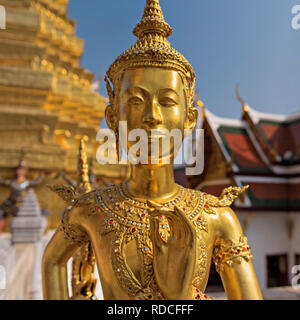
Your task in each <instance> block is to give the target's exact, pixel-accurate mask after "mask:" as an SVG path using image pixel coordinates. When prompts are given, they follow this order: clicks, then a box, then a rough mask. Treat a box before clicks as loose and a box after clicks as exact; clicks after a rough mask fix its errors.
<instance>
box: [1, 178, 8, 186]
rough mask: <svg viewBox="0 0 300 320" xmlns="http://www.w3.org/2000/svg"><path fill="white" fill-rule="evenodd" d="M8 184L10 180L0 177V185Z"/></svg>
mask: <svg viewBox="0 0 300 320" xmlns="http://www.w3.org/2000/svg"><path fill="white" fill-rule="evenodd" d="M9 184H10V180H8V179H3V178H2V177H0V185H4V186H8V185H9Z"/></svg>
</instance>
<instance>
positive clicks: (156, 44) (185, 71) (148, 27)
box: [105, 0, 196, 104]
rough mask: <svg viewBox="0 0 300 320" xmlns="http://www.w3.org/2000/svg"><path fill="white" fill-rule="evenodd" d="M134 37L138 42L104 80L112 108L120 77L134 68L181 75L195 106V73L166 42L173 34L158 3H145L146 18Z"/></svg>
mask: <svg viewBox="0 0 300 320" xmlns="http://www.w3.org/2000/svg"><path fill="white" fill-rule="evenodd" d="M133 34H134V35H136V36H137V37H138V40H137V42H136V43H135V45H134V46H132V47H131V48H129V49H128V50H126V51H125V52H123V53H122V54H121V55H119V56H118V57H117V59H116V60H115V61H114V63H113V64H112V65H111V66H110V68H109V69H108V71H107V76H106V77H105V81H106V87H107V90H108V94H109V99H110V104H113V102H114V101H113V100H114V98H115V96H116V95H115V92H114V90H113V89H116V85H117V82H116V80H117V79H119V77H118V76H119V75H120V74H121V73H122V72H123V71H124V70H126V69H128V68H132V67H135V68H138V67H144V68H145V67H150V68H151V67H158V68H165V69H173V70H176V71H178V72H180V73H181V75H182V76H183V77H184V78H185V79H186V80H187V81H186V83H187V84H186V86H187V90H188V92H189V93H190V94H189V103H190V104H193V99H194V87H195V79H196V76H195V73H194V70H193V68H192V66H191V65H190V64H189V62H188V61H187V60H186V58H185V57H184V56H183V55H182V54H180V53H179V52H178V51H176V50H175V49H174V48H172V47H171V45H170V43H169V41H168V40H167V37H168V36H170V35H171V34H172V28H171V27H170V26H169V24H168V23H167V22H166V21H165V19H164V16H163V13H162V10H161V7H160V4H159V1H158V0H146V7H145V10H144V15H143V17H142V20H141V21H140V22H139V23H138V24H137V25H136V27H135V28H134V30H133ZM108 80H110V81H111V82H112V84H113V87H114V88H112V87H111V86H110V83H109V81H108Z"/></svg>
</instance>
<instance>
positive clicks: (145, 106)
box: [42, 0, 262, 300]
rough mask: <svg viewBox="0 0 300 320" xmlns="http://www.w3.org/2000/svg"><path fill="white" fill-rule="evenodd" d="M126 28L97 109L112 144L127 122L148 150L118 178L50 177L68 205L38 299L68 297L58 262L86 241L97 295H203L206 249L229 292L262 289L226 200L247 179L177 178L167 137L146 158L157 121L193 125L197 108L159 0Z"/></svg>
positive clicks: (169, 126) (246, 294) (191, 78)
mask: <svg viewBox="0 0 300 320" xmlns="http://www.w3.org/2000/svg"><path fill="white" fill-rule="evenodd" d="M133 33H134V34H135V35H136V36H137V38H138V40H137V42H136V43H135V45H134V46H132V47H131V48H130V49H128V50H126V51H125V52H124V53H122V54H121V55H120V56H119V57H118V58H117V59H116V60H115V62H114V63H113V64H112V65H111V67H110V68H109V70H108V72H107V76H106V84H107V90H108V94H109V99H110V104H109V105H108V106H107V108H106V113H105V116H106V121H107V124H108V126H109V128H111V129H112V130H113V131H114V132H115V133H116V137H117V141H116V142H117V145H118V142H119V141H118V140H119V139H121V138H122V137H120V136H118V132H119V130H118V129H119V123H120V121H126V123H127V136H128V134H129V133H130V132H132V130H134V129H143V130H144V131H145V132H146V133H147V140H146V143H145V144H146V145H148V151H147V152H145V151H141V153H142V152H144V154H143V156H145V157H146V158H147V159H148V160H149V161H148V162H147V163H145V164H144V163H140V162H137V163H131V164H130V169H131V170H130V171H131V175H130V177H129V178H128V179H127V180H126V181H125V182H123V183H121V184H118V185H113V186H110V187H105V188H99V189H97V190H94V191H91V192H89V193H87V194H84V195H82V196H78V195H77V194H76V193H75V192H73V190H71V189H70V188H69V187H68V186H64V185H62V186H56V188H55V191H56V192H57V194H59V195H60V196H61V197H62V198H63V199H64V200H65V201H67V202H68V203H69V207H68V209H67V210H66V213H65V215H64V218H63V221H62V223H61V225H60V227H59V228H58V229H57V231H56V233H55V234H54V236H53V238H52V239H51V241H50V242H49V244H48V246H47V248H46V250H45V253H44V257H43V265H42V278H43V292H44V299H70V295H69V292H68V285H67V268H66V264H67V261H68V259H69V258H70V257H72V256H73V255H74V253H75V252H76V251H77V250H78V248H80V247H81V246H82V245H86V244H88V243H91V245H92V247H93V250H94V252H95V258H96V263H97V267H98V271H99V275H100V280H101V286H102V290H103V294H104V298H105V299H109V300H129V299H146V300H159V299H169V300H183V299H186V300H193V299H195V300H208V299H209V297H207V296H206V295H205V293H204V291H205V288H206V284H207V280H208V276H209V270H210V264H211V261H212V259H213V260H214V263H215V264H216V267H217V270H218V271H219V273H220V276H221V279H222V283H223V286H224V289H225V291H226V294H227V297H228V299H261V298H262V296H261V292H260V288H259V284H258V281H257V278H256V275H255V271H254V268H253V264H252V254H251V250H250V246H249V245H248V243H247V239H246V238H245V237H244V234H243V231H242V228H241V226H240V223H239V221H238V218H237V217H236V215H235V213H234V212H233V210H232V209H231V208H230V205H231V204H232V202H233V201H234V200H235V199H236V198H237V197H238V196H239V195H240V194H241V193H243V192H245V191H246V189H247V186H245V187H243V188H237V187H230V188H226V189H225V190H224V191H223V192H222V194H221V195H220V197H214V196H211V195H208V194H205V193H203V192H199V191H196V190H190V189H187V188H183V187H181V186H179V185H178V184H176V183H175V181H174V170H173V164H174V159H175V157H176V150H177V148H176V147H175V143H174V140H175V139H173V141H172V142H171V143H170V146H169V147H168V148H167V150H165V149H164V150H160V152H159V155H158V157H157V158H155V159H153V154H152V153H151V149H152V148H151V146H152V145H153V144H154V142H155V141H157V139H161V138H162V136H163V132H164V131H165V130H167V131H168V132H171V131H172V130H173V129H177V130H179V131H180V132H181V133H183V132H184V131H185V130H193V129H194V127H195V125H196V121H197V116H198V112H197V109H196V108H195V107H194V106H193V102H194V87H195V74H194V71H193V68H192V66H191V65H190V64H189V62H188V61H187V60H186V59H185V58H184V57H183V56H182V55H181V54H180V53H179V52H178V51H176V50H175V49H173V48H172V47H171V45H170V43H169V41H168V40H167V37H168V36H170V35H171V33H172V29H171V27H170V26H169V24H167V23H166V22H165V20H164V16H163V14H162V11H161V7H160V4H159V1H158V0H147V1H146V7H145V10H144V15H143V18H142V20H141V21H140V22H139V23H138V24H137V26H136V27H135V28H134V31H133ZM151 130H156V132H158V133H157V135H156V136H153V135H152V132H151ZM182 136H183V134H182ZM180 142H181V141H180ZM127 145H128V149H129V148H131V147H132V146H134V145H135V142H132V141H130V140H129V139H128V141H127ZM161 149H162V148H161ZM125 151H126V152H128V150H125ZM153 160H154V161H153ZM156 160H158V161H156ZM162 160H164V161H162ZM166 160H170V161H166ZM73 298H74V297H73Z"/></svg>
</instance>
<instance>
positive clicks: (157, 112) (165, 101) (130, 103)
mask: <svg viewBox="0 0 300 320" xmlns="http://www.w3.org/2000/svg"><path fill="white" fill-rule="evenodd" d="M118 100H119V110H120V113H119V120H120V121H127V134H129V132H130V131H131V130H133V129H144V130H145V131H146V133H147V136H148V138H147V142H148V157H150V152H151V144H153V143H154V140H155V139H157V137H156V138H153V137H152V138H150V135H151V130H159V131H160V132H162V131H163V130H164V129H167V130H169V132H170V131H171V130H172V129H179V130H180V131H181V133H182V135H183V131H184V125H185V120H186V97H185V93H184V85H183V82H182V79H181V77H180V75H179V74H178V73H177V72H176V71H173V70H167V69H161V68H137V69H132V70H130V69H129V70H126V71H125V73H124V75H123V79H122V81H121V84H120V96H119V99H118ZM181 142H182V140H181V141H180V144H181ZM134 144H136V142H130V141H128V148H130V147H131V146H132V145H134ZM166 154H167V157H168V155H169V156H170V157H171V158H172V157H173V155H174V143H173V139H171V143H170V147H169V150H161V152H160V155H159V157H160V158H162V157H164V158H165V155H166Z"/></svg>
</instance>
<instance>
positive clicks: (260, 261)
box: [238, 212, 300, 290]
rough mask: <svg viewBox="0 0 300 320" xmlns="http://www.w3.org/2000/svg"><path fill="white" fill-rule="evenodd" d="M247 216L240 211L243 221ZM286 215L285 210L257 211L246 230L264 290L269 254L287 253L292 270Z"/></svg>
mask: <svg viewBox="0 0 300 320" xmlns="http://www.w3.org/2000/svg"><path fill="white" fill-rule="evenodd" d="M249 213H250V212H249ZM246 216H247V214H246V213H244V212H243V213H238V217H239V219H240V221H241V223H242V221H243V220H244V219H245V218H246ZM286 217H287V215H286V213H285V212H282V213H275V212H274V213H272V212H268V213H265V212H255V213H254V214H253V216H252V218H251V220H250V221H249V223H248V227H247V231H246V232H245V235H246V236H247V238H248V241H249V244H250V246H251V250H252V254H253V257H254V259H253V265H254V268H255V271H256V275H257V278H258V281H259V284H260V287H261V289H262V290H265V289H266V288H267V256H268V255H280V254H287V255H288V256H289V257H290V259H289V266H288V268H289V272H291V257H292V248H291V240H290V239H289V237H288V229H287V225H286ZM299 226H300V222H299ZM299 243H300V242H299Z"/></svg>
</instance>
